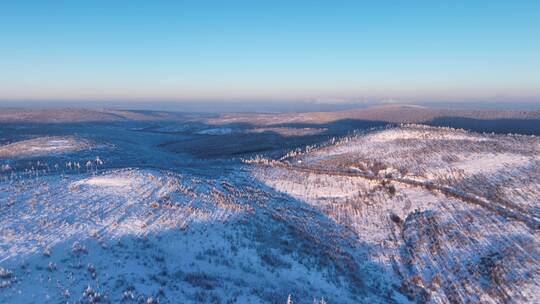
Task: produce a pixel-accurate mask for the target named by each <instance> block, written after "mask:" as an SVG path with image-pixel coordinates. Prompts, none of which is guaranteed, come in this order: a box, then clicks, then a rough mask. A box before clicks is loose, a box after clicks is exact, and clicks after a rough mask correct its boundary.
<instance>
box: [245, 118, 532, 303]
mask: <svg viewBox="0 0 540 304" xmlns="http://www.w3.org/2000/svg"><path fill="white" fill-rule="evenodd" d="M539 152H540V139H538V138H536V137H527V136H501V135H485V134H474V133H468V132H465V131H460V130H453V129H442V128H428V127H424V126H403V127H401V128H392V129H384V130H381V131H378V132H371V133H367V134H361V135H357V136H353V137H349V138H346V139H344V140H341V141H339V142H337V143H336V144H332V145H329V146H325V147H323V148H320V149H314V150H311V151H310V152H308V153H306V154H302V155H298V156H296V157H292V158H289V159H287V161H285V162H272V161H259V163H264V164H265V165H262V166H260V168H258V169H257V170H255V175H256V176H257V177H258V178H259V179H260V180H261V181H263V182H264V183H265V184H267V185H268V186H270V187H272V188H274V189H276V190H277V191H281V192H285V193H289V194H290V195H291V196H293V197H295V198H296V199H298V200H302V201H306V202H308V203H309V204H310V205H311V206H313V207H314V208H317V209H319V210H321V211H322V212H323V213H324V214H326V215H328V216H329V217H330V218H332V219H333V220H335V221H336V222H337V223H339V224H341V225H343V226H345V227H348V228H349V229H350V230H351V231H354V233H355V235H356V236H357V237H358V239H359V240H362V244H361V245H359V248H361V249H365V250H366V251H367V253H368V255H369V256H370V257H371V259H373V260H376V261H378V262H379V264H380V265H385V266H386V269H385V271H386V272H387V273H389V274H392V275H393V276H394V280H395V284H398V285H400V286H401V287H400V288H401V291H402V292H403V293H404V294H406V295H407V296H408V297H409V298H410V299H411V300H414V301H417V302H432V303H448V302H450V303H466V302H475V303H477V302H483V303H501V302H508V301H510V302H521V303H535V302H539V301H540V296H539V294H538V292H537V289H538V288H539V287H540V277H539V276H538V275H539V274H540V246H539V244H540V242H539V235H538V231H539V230H538V229H539V228H540V226H539V223H540V221H539V213H538V211H539V209H538V208H539V207H540V205H539V204H540V158H539V155H540V154H539Z"/></svg>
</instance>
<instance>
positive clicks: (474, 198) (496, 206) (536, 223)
mask: <svg viewBox="0 0 540 304" xmlns="http://www.w3.org/2000/svg"><path fill="white" fill-rule="evenodd" d="M261 165H267V166H275V167H281V168H285V169H288V170H294V171H300V172H306V173H314V174H324V175H338V176H349V177H361V178H365V179H369V180H375V181H381V182H382V181H393V182H396V183H401V184H406V185H408V186H413V187H421V188H424V189H428V190H436V191H439V192H441V193H443V194H445V195H446V196H449V197H453V198H456V199H459V200H461V201H463V202H465V203H471V204H475V205H479V206H481V207H483V208H486V209H488V210H490V211H492V212H495V213H497V214H499V215H501V216H503V217H506V218H511V219H514V220H517V221H519V222H522V223H524V224H525V225H527V226H528V227H529V228H531V229H533V230H538V229H540V219H538V218H536V217H534V216H529V215H526V214H524V212H523V211H521V210H519V209H520V208H519V207H518V206H509V205H507V206H503V205H502V204H500V203H495V202H491V201H489V200H488V199H486V198H484V197H481V196H478V195H475V194H472V193H467V192H464V191H461V190H459V189H456V188H453V187H450V186H444V185H437V184H435V183H432V182H430V181H420V180H414V179H410V178H400V177H380V176H377V175H374V174H370V173H365V172H361V171H355V172H352V171H338V170H328V169H323V168H309V167H305V166H298V165H292V164H290V163H284V162H278V161H274V162H272V163H270V164H261Z"/></svg>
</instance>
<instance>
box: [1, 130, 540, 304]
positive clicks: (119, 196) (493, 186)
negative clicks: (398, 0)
mask: <svg viewBox="0 0 540 304" xmlns="http://www.w3.org/2000/svg"><path fill="white" fill-rule="evenodd" d="M106 130H107V136H108V137H102V138H98V139H100V143H102V144H103V143H104V144H109V141H113V139H114V138H115V137H118V136H115V135H114V132H117V131H115V129H114V128H108V129H106ZM130 132H133V134H134V135H133V136H134V137H133V138H132V140H126V142H127V143H125V146H122V145H123V144H124V143H123V142H122V141H118V142H114V143H111V144H110V145H109V146H108V147H109V148H108V150H102V151H100V153H104V154H103V155H99V157H100V158H98V155H93V154H92V153H93V152H92V150H89V151H85V152H84V154H81V156H80V157H79V158H80V159H79V158H77V164H79V163H81V164H83V167H82V168H80V169H79V168H77V169H73V168H72V166H71V164H72V163H71V162H68V163H69V164H70V167H69V168H68V167H66V166H64V163H61V164H62V165H61V166H60V167H58V168H56V167H54V165H53V164H54V163H57V162H60V161H62V162H66V161H68V159H69V157H71V156H73V157H76V156H77V155H76V154H77V153H79V150H77V149H78V148H77V149H75V150H74V149H64V150H62V149H52V150H47V151H45V150H44V151H43V152H42V154H39V155H34V154H29V155H26V156H25V155H22V156H21V157H17V158H16V164H17V168H15V169H13V170H11V169H10V170H6V171H5V172H3V173H2V172H0V173H2V175H0V177H1V179H0V228H1V229H0V302H1V303H119V302H126V303H286V302H287V299H288V298H290V299H291V300H292V301H293V302H294V303H314V302H315V303H324V302H326V303H411V302H413V303H414V302H417V303H426V302H427V303H471V302H472V303H479V302H482V303H505V302H513V303H534V302H539V301H540V298H539V294H538V292H537V291H536V290H537V289H538V288H539V287H540V249H539V248H540V246H539V244H540V243H539V234H538V233H539V226H538V223H539V210H540V206H539V204H540V182H539V181H540V158H539V156H538V155H540V154H539V152H540V139H539V138H537V137H531V136H519V135H493V134H477V133H470V132H466V131H462V130H454V129H447V128H431V127H425V126H418V125H406V126H401V127H397V128H385V129H380V130H375V131H371V132H361V133H357V134H356V135H354V136H349V137H344V138H341V139H337V140H332V141H330V142H328V143H327V144H325V145H321V146H319V147H316V148H314V147H308V148H306V149H303V151H304V152H302V153H301V152H298V151H293V152H291V153H289V154H288V155H289V157H286V158H282V159H280V160H277V159H275V160H273V159H272V160H271V159H265V158H261V157H259V158H256V159H255V160H254V161H246V162H245V163H239V162H234V161H222V162H219V161H212V162H210V161H208V162H204V161H193V162H187V161H185V162H180V163H179V164H178V165H176V166H175V167H174V168H173V167H172V166H171V168H166V164H169V163H172V162H173V161H174V160H175V157H178V156H176V155H174V154H172V153H169V152H167V151H164V150H160V147H159V141H158V140H157V139H156V138H158V136H165V137H164V138H165V139H166V140H169V139H170V138H171V137H170V136H174V135H171V134H165V135H162V134H157V133H155V134H154V133H153V134H151V135H146V134H145V133H142V132H135V131H130ZM109 133H110V134H109ZM121 134H122V136H126V135H129V134H132V133H121ZM135 136H138V137H135ZM146 136H148V137H146ZM84 137H85V135H84V134H82V135H80V137H76V138H75V137H65V138H70V139H72V140H74V141H75V139H77V141H76V142H77V143H90V142H91V141H89V140H86V139H84ZM93 139H95V138H93ZM40 140H45V141H46V142H51V140H52V141H55V140H57V139H54V137H45V138H42V139H40ZM138 141H140V143H139V142H138ZM143 141H146V142H145V143H143ZM32 143H36V142H35V141H34V142H32ZM147 143H150V144H147ZM14 144H15V145H19V146H20V147H28V146H29V143H28V142H20V143H14ZM137 144H139V145H140V147H139V149H138V150H137V147H138V146H137ZM238 144H239V145H241V144H242V143H241V142H239V143H238ZM11 147H13V146H11ZM17 147H18V146H17ZM77 147H80V148H81V149H82V148H83V147H86V146H84V145H78V146H77ZM128 148H129V149H132V150H128ZM10 149H11V148H10ZM133 149H135V150H134V151H133ZM81 151H82V150H81ZM126 151H127V152H126ZM62 153H64V155H63V156H62V158H59V157H60V156H59V154H62ZM65 153H71V154H69V155H67V156H66V155H65ZM73 153H75V155H73ZM70 155H71V156H70ZM132 156H136V157H137V158H136V159H135V161H136V162H137V164H139V165H138V166H125V167H121V168H118V167H115V162H118V163H121V164H124V163H136V162H135V161H132V162H129V161H128V160H125V158H126V157H132ZM158 156H159V158H163V161H161V162H160V159H155V158H156V157H158ZM10 157H11V156H10ZM40 157H42V158H40ZM55 157H57V158H55ZM85 157H87V158H88V164H90V165H89V166H84V164H85V162H84V158H85ZM12 158H13V159H15V157H14V156H12ZM12 158H9V157H8V158H7V160H4V161H5V162H2V163H0V164H8V163H9V162H10V161H13V159H12ZM98 160H99V161H98ZM36 161H39V162H42V164H43V163H44V162H45V165H43V167H46V168H48V169H47V170H45V169H43V170H41V171H39V172H38V171H35V172H34V171H32V170H33V169H32V168H35V167H34V166H35V163H36ZM26 162H28V163H29V164H28V166H30V168H27V169H25V170H22V169H21V168H23V166H25V164H26ZM46 162H50V163H51V164H47V163H46ZM98 164H99V165H98ZM55 168H56V169H55ZM38 173H39V174H38Z"/></svg>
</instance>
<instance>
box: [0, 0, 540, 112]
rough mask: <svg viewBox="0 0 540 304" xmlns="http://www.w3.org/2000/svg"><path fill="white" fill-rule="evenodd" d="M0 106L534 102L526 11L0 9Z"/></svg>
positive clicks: (518, 6) (318, 6) (276, 6)
mask: <svg viewBox="0 0 540 304" xmlns="http://www.w3.org/2000/svg"><path fill="white" fill-rule="evenodd" d="M0 71H1V72H0V100H69V101H77V100H86V101H88V100H120V101H121V100H126V101H130V100H190V101H192V100H253V101H258V100H260V101H262V100H280V101H286V100H303V101H306V100H323V101H325V100H327V101H343V100H346V101H355V100H398V101H400V100H403V101H416V100H418V101H426V100H428V101H437V100H441V101H442V100H444V101H449V100H450V101H451V100H456V101H463V100H505V101H512V100H516V101H523V100H525V101H530V100H532V101H540V98H539V97H540V1H436V0H432V1H359V0H358V1H203V0H201V1H43V0H42V1H24V0H20V1H0Z"/></svg>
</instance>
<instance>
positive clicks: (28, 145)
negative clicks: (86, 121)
mask: <svg viewBox="0 0 540 304" xmlns="http://www.w3.org/2000/svg"><path fill="white" fill-rule="evenodd" d="M90 147H91V144H90V143H89V142H88V141H86V140H84V139H80V138H75V137H72V136H68V137H57V136H53V137H38V138H34V139H28V140H23V141H18V142H15V143H11V144H6V145H3V146H0V159H10V158H23V157H34V156H45V155H50V154H58V153H66V152H76V151H81V150H84V149H88V148H90Z"/></svg>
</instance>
